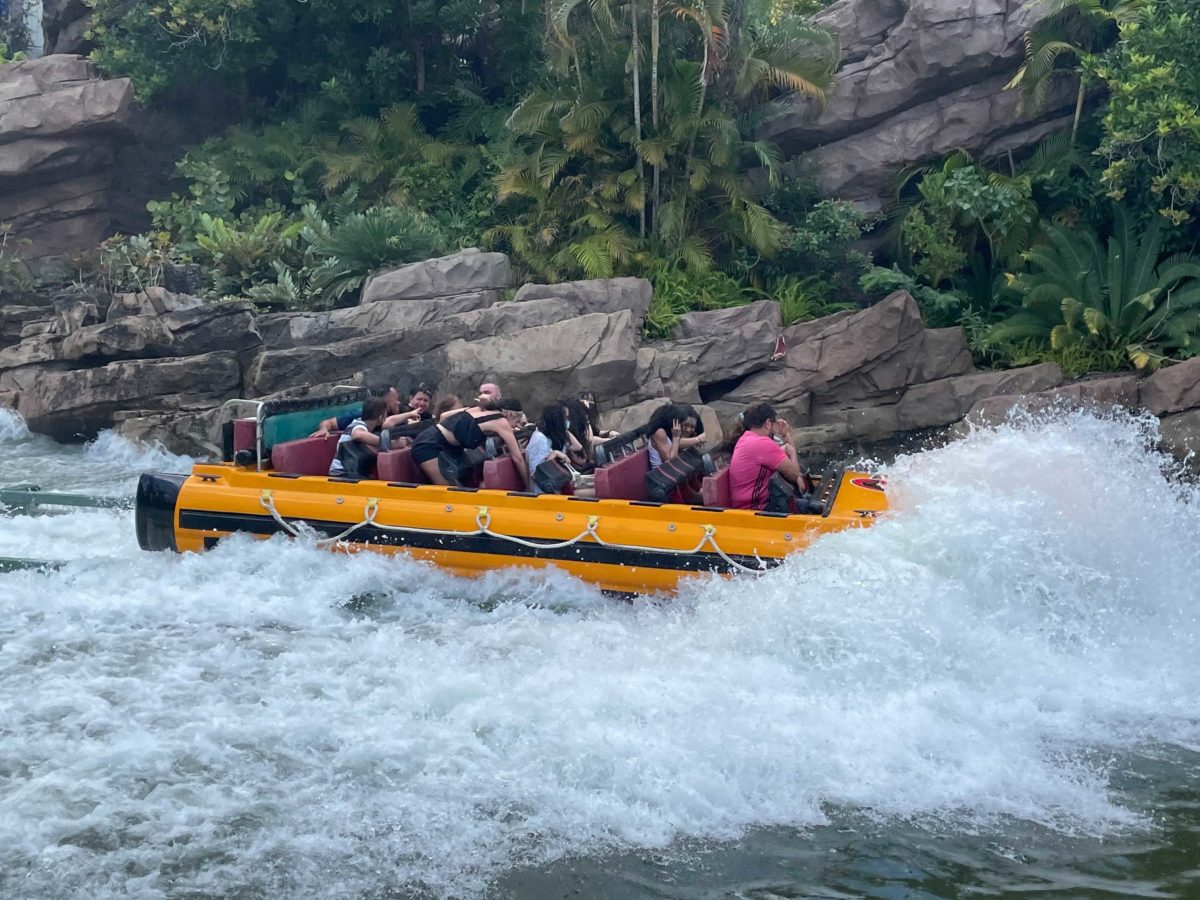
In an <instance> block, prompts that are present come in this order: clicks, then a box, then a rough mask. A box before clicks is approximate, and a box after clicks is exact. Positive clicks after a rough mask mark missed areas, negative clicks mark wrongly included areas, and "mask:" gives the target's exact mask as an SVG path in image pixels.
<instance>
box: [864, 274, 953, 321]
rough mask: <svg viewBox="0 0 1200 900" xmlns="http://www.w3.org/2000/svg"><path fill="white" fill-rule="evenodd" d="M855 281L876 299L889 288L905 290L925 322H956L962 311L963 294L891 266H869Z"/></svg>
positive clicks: (883, 294)
mask: <svg viewBox="0 0 1200 900" xmlns="http://www.w3.org/2000/svg"><path fill="white" fill-rule="evenodd" d="M859 284H860V285H861V287H862V289H863V291H864V292H865V293H866V294H867V296H868V297H870V298H871V299H873V300H880V299H882V298H883V297H885V296H887V295H888V294H890V293H892V292H893V291H908V292H909V293H910V294H912V297H913V299H914V300H916V301H917V306H919V307H920V309H921V317H922V318H923V319H924V320H925V324H926V325H929V326H931V327H934V328H937V327H944V326H947V325H957V324H958V321H959V317H960V315H961V314H962V307H963V298H962V297H960V296H959V295H958V294H955V293H952V292H950V291H940V290H938V289H937V288H931V287H930V286H929V285H927V284H922V283H921V282H919V281H917V280H916V279H915V278H913V277H912V276H911V275H908V274H906V273H904V272H901V271H900V269H899V268H897V267H895V266H893V267H892V268H890V269H885V268H883V267H882V266H873V267H872V268H871V269H869V270H867V271H866V272H865V273H863V275H862V277H861V278H860V279H859Z"/></svg>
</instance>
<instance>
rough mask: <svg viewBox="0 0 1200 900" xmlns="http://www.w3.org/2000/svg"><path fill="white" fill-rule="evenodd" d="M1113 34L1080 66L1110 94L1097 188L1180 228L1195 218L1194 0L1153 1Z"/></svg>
mask: <svg viewBox="0 0 1200 900" xmlns="http://www.w3.org/2000/svg"><path fill="white" fill-rule="evenodd" d="M1119 27H1120V37H1119V39H1118V40H1117V41H1116V42H1114V43H1113V44H1112V46H1111V47H1110V48H1109V49H1108V50H1107V51H1106V52H1105V53H1103V54H1099V55H1096V56H1094V57H1091V58H1088V59H1087V60H1086V61H1085V67H1086V69H1087V70H1088V71H1089V72H1090V73H1091V75H1092V76H1094V77H1095V78H1096V79H1098V80H1100V81H1103V82H1104V84H1105V85H1106V87H1107V88H1108V91H1109V100H1108V104H1107V107H1106V108H1105V110H1104V116H1103V122H1102V124H1103V130H1104V134H1103V140H1102V142H1101V145H1100V150H1099V154H1100V155H1101V156H1102V157H1103V158H1104V159H1105V160H1106V161H1107V163H1108V165H1107V167H1106V168H1105V170H1104V172H1103V174H1102V176H1101V181H1102V183H1103V185H1104V187H1105V188H1106V189H1107V191H1108V195H1109V196H1110V197H1112V198H1113V199H1115V200H1125V201H1126V202H1130V203H1147V204H1148V205H1149V204H1153V205H1154V206H1157V209H1158V212H1159V213H1160V214H1161V215H1162V216H1164V217H1165V218H1166V219H1168V220H1169V221H1171V222H1173V223H1175V224H1177V225H1178V224H1182V223H1184V222H1187V221H1188V220H1189V219H1190V218H1192V217H1193V216H1195V215H1196V213H1197V212H1200V10H1198V9H1197V7H1196V3H1195V0H1154V2H1150V3H1143V4H1141V5H1140V6H1139V8H1138V15H1136V16H1131V17H1128V18H1127V19H1125V20H1123V21H1121V22H1120V23H1119Z"/></svg>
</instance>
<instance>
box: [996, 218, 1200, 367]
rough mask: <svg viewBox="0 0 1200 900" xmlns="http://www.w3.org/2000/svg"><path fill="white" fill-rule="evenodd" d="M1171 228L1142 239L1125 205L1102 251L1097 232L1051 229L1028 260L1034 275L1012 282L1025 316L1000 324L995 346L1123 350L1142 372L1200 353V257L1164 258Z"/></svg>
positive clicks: (1162, 226) (1157, 228)
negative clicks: (1018, 344) (1015, 344)
mask: <svg viewBox="0 0 1200 900" xmlns="http://www.w3.org/2000/svg"><path fill="white" fill-rule="evenodd" d="M1166 229H1167V223H1166V222H1165V221H1164V220H1162V219H1161V218H1155V220H1154V222H1153V223H1152V224H1151V225H1150V226H1149V228H1148V229H1147V230H1146V231H1145V232H1144V233H1143V234H1141V235H1140V236H1139V235H1138V234H1136V233H1135V231H1134V228H1133V225H1132V224H1131V222H1130V219H1129V216H1128V215H1127V214H1126V212H1125V211H1124V210H1123V209H1122V208H1121V207H1114V210H1113V233H1112V235H1111V236H1110V237H1109V239H1108V242H1107V247H1102V246H1101V243H1100V240H1099V238H1098V237H1097V236H1096V234H1095V233H1094V232H1091V231H1083V230H1076V231H1072V230H1068V229H1065V228H1062V227H1059V226H1057V225H1052V226H1049V227H1048V228H1047V229H1046V243H1045V244H1043V245H1039V246H1036V247H1034V248H1033V249H1032V250H1029V251H1028V252H1026V253H1025V254H1024V258H1025V261H1026V262H1027V263H1028V265H1029V267H1030V268H1029V271H1028V272H1024V273H1021V274H1018V275H1013V276H1009V284H1010V286H1011V287H1013V288H1014V289H1015V290H1016V291H1017V292H1018V293H1019V294H1021V295H1022V298H1023V299H1022V306H1023V307H1024V308H1023V309H1022V310H1021V312H1019V313H1017V314H1016V315H1014V316H1012V317H1011V318H1009V319H1007V320H1006V321H1004V322H1001V323H1000V324H999V325H997V326H996V327H995V328H994V329H993V330H992V332H991V334H990V335H989V341H990V342H992V343H1002V342H1009V341H1019V340H1023V339H1024V340H1034V341H1037V342H1043V343H1048V344H1049V347H1050V349H1052V350H1063V349H1066V348H1068V347H1072V346H1083V347H1085V348H1088V349H1094V350H1097V351H1101V352H1107V351H1118V352H1120V353H1122V354H1123V355H1124V356H1125V357H1126V358H1127V359H1128V360H1129V362H1130V363H1132V364H1133V365H1134V366H1135V367H1136V368H1138V369H1156V368H1158V367H1159V366H1161V365H1162V364H1163V363H1165V362H1169V361H1171V360H1173V359H1179V358H1183V357H1185V356H1188V355H1194V354H1195V353H1196V351H1197V350H1198V349H1200V257H1196V256H1194V255H1192V254H1190V253H1181V254H1176V255H1174V256H1169V257H1166V258H1165V259H1164V258H1162V248H1163V240H1164V238H1165V237H1166Z"/></svg>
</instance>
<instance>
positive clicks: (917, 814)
mask: <svg viewBox="0 0 1200 900" xmlns="http://www.w3.org/2000/svg"><path fill="white" fill-rule="evenodd" d="M0 415H3V414H0ZM1151 438H1152V433H1151V426H1150V425H1149V424H1148V423H1146V422H1144V421H1139V420H1134V419H1100V418H1096V417H1093V416H1089V415H1084V414H1063V415H1060V416H1057V417H1052V418H1046V419H1042V420H1039V421H1029V422H1014V423H1010V424H1008V425H1004V426H1001V427H999V428H996V429H990V430H985V431H979V432H976V433H974V434H972V435H970V436H969V437H967V438H965V439H963V440H961V441H958V442H956V443H954V444H951V445H950V446H947V447H944V448H942V449H937V450H930V451H927V452H924V453H919V454H915V455H912V456H908V457H903V458H901V459H900V460H898V461H897V462H895V463H893V464H891V465H889V466H887V467H885V473H886V475H887V477H888V478H889V481H890V482H891V485H892V500H893V504H894V506H895V510H894V512H893V513H892V514H890V516H889V517H888V518H886V519H884V520H881V521H879V522H878V524H877V525H876V526H875V527H873V528H871V529H867V530H858V531H853V532H847V533H843V534H839V535H833V536H830V537H827V538H825V539H823V540H821V541H820V542H818V543H817V544H816V545H815V546H814V547H812V548H811V549H810V550H809V551H808V552H806V553H805V554H803V555H800V556H797V557H794V558H792V559H791V560H789V562H788V563H787V564H785V565H784V566H782V567H781V568H780V569H778V570H774V571H772V572H770V573H768V574H767V575H765V576H763V577H762V578H760V579H758V580H753V581H749V580H744V581H733V582H727V581H721V580H711V581H708V580H706V581H700V582H696V583H694V584H693V585H692V586H691V587H689V588H687V590H686V591H685V592H684V594H683V596H681V597H680V598H678V599H677V600H674V601H671V602H661V601H660V602H650V601H638V602H634V603H632V604H626V603H620V602H615V601H611V600H608V599H605V598H603V597H602V596H601V595H599V594H598V593H597V592H595V591H593V590H592V589H590V588H588V587H586V586H583V585H581V584H579V583H577V582H574V581H572V580H571V579H568V578H566V577H561V576H556V575H553V574H552V575H548V576H547V575H536V576H534V575H528V574H519V573H515V572H511V571H500V572H496V573H494V574H492V575H491V576H489V577H487V578H484V579H481V580H477V581H464V580H459V579H455V578H452V577H449V576H447V575H444V574H442V573H439V572H437V571H435V570H433V569H430V568H427V567H426V566H424V565H420V564H416V563H412V562H409V561H405V560H403V559H400V560H397V559H386V558H382V557H376V556H372V555H370V554H362V555H359V556H356V557H348V556H341V555H332V554H327V553H322V552H319V551H316V550H314V549H312V548H310V547H307V546H303V545H301V544H298V543H293V542H288V541H284V540H281V539H272V540H271V541H267V542H254V541H251V540H249V539H245V540H243V539H234V540H230V541H227V542H225V543H224V544H223V545H221V546H220V547H218V548H217V549H216V550H214V551H213V552H211V553H208V554H205V555H203V556H183V557H181V556H174V555H167V554H154V555H151V554H143V553H141V552H140V551H139V550H138V549H137V547H136V543H135V540H134V536H133V522H132V513H130V512H121V511H105V510H82V511H74V512H70V513H66V514H61V515H43V516H37V517H27V516H22V517H13V518H0V555H3V556H20V557H36V558H41V559H63V560H70V562H69V563H68V564H67V565H65V566H64V567H63V568H61V569H59V570H57V571H28V570H26V571H17V572H12V573H9V574H5V575H0V896H4V897H107V896H118V895H119V896H133V897H180V898H182V897H188V898H193V897H218V896H220V897H228V896H236V897H281V896H331V897H391V896H396V897H400V896H409V895H411V894H420V895H424V894H428V895H431V896H475V895H479V894H490V895H492V896H513V897H518V896H519V897H528V896H543V897H549V896H554V897H561V896H563V895H564V894H567V893H570V892H571V891H572V890H575V891H576V892H577V893H578V892H580V891H582V895H583V896H599V895H604V896H614V897H615V896H672V897H675V896H685V897H686V896H698V895H706V896H714V895H716V896H720V895H734V896H743V897H762V898H766V897H795V896H813V895H820V896H863V895H870V896H889V897H896V896H914V895H919V896H953V895H957V894H961V893H966V892H969V891H974V892H983V893H989V894H1004V893H1007V892H1013V893H1015V892H1019V891H1027V890H1038V891H1040V892H1042V893H1043V894H1047V893H1049V894H1050V895H1051V896H1080V895H1088V896H1101V895H1108V894H1110V893H1111V894H1112V895H1115V894H1117V893H1123V892H1127V893H1131V894H1143V895H1144V894H1153V895H1156V896H1187V895H1189V894H1190V895H1191V896H1196V895H1197V893H1200V850H1198V849H1197V845H1198V844H1200V790H1198V789H1197V776H1198V775H1200V577H1198V572H1197V565H1198V563H1200V527H1198V526H1200V491H1198V490H1197V489H1196V488H1195V487H1193V486H1189V484H1188V483H1187V482H1186V481H1180V480H1177V479H1174V478H1172V477H1169V476H1170V474H1171V473H1170V472H1168V471H1167V468H1168V467H1167V465H1166V463H1165V462H1164V460H1163V459H1162V458H1161V457H1159V456H1157V455H1155V454H1154V453H1153V452H1151V450H1150V449H1149V446H1150V444H1149V441H1150V439H1151ZM188 464H189V461H187V460H182V459H179V458H175V457H170V456H169V455H166V454H164V453H162V452H160V451H153V450H145V449H142V448H137V447H134V446H131V445H129V444H127V443H124V442H123V441H121V440H119V439H117V438H115V437H112V436H110V435H106V436H102V438H101V439H100V440H99V441H97V442H96V443H94V444H92V445H89V446H88V447H86V448H83V449H80V448H66V447H60V446H58V445H56V444H53V443H51V442H48V441H45V440H43V439H40V438H37V437H33V436H30V435H29V434H28V432H27V431H26V430H25V429H24V426H23V425H22V424H21V423H20V422H19V420H17V419H15V418H13V417H11V416H8V417H6V418H0V484H12V483H16V482H37V483H40V484H42V485H43V486H44V487H51V486H53V487H55V488H58V489H63V490H87V491H90V492H93V493H108V494H128V493H131V492H132V489H133V485H134V483H135V478H136V473H137V471H138V470H140V469H144V468H166V469H177V470H186V467H187V465H188ZM1113 854H1115V855H1116V856H1115V859H1116V862H1112V861H1111V859H1110V857H1112V856H1113ZM1056 892H1057V893H1056Z"/></svg>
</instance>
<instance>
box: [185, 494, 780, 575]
mask: <svg viewBox="0 0 1200 900" xmlns="http://www.w3.org/2000/svg"><path fill="white" fill-rule="evenodd" d="M285 521H287V522H288V524H290V525H297V524H300V523H301V522H303V523H304V524H305V525H307V526H308V527H309V528H311V529H313V530H314V531H316V532H318V533H320V534H324V535H325V536H327V537H333V536H334V535H337V534H341V533H342V532H343V531H345V530H346V528H347V527H349V524H350V523H348V522H322V521H319V520H311V519H286V520H285ZM179 527H180V528H186V529H188V530H190V531H224V532H230V533H232V532H238V531H241V532H246V533H249V534H258V535H272V534H280V533H285V532H284V530H283V528H281V527H280V525H279V523H278V522H276V521H275V520H274V519H273V518H271V517H270V516H259V515H250V514H247V513H218V512H208V511H205V510H199V509H183V510H180V511H179ZM521 540H525V541H532V542H535V543H540V542H543V541H544V539H542V538H529V537H521ZM346 542H347V543H349V544H366V545H382V546H391V547H411V548H413V549H417V550H447V551H454V552H459V553H480V554H488V555H492V556H507V557H520V558H522V559H546V560H556V561H561V562H581V563H595V564H598V565H609V566H625V567H627V568H631V567H641V568H647V569H669V570H673V571H677V572H720V573H731V572H733V571H734V568H733V567H732V566H731V565H729V563H727V562H726V561H725V560H724V559H722V558H721V557H720V556H719V555H718V554H716V553H689V554H687V555H682V554H680V555H675V554H666V553H659V552H655V551H653V550H617V549H613V548H610V547H602V546H600V545H599V544H594V543H591V542H589V541H580V542H579V543H577V544H574V545H572V546H570V547H556V548H542V547H526V546H523V545H521V544H514V543H512V542H511V541H506V540H504V539H503V538H498V537H492V536H491V535H486V534H478V535H464V536H462V537H451V536H449V535H439V534H421V533H420V532H409V531H405V532H394V531H384V530H382V529H380V528H376V527H375V526H373V525H364V526H363V527H362V528H359V529H358V530H357V531H355V532H354V533H353V534H351V535H350V536H349V537H347V538H346ZM549 543H554V542H553V541H551V542H549ZM729 558H730V559H732V560H734V561H735V562H736V563H738V564H739V565H742V566H745V567H747V568H750V569H758V568H760V567H761V566H766V567H767V568H774V567H775V566H777V565H779V564H780V563H782V562H783V559H782V558H776V557H762V558H761V562H760V559H759V558H758V557H753V556H734V555H733V554H729Z"/></svg>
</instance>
